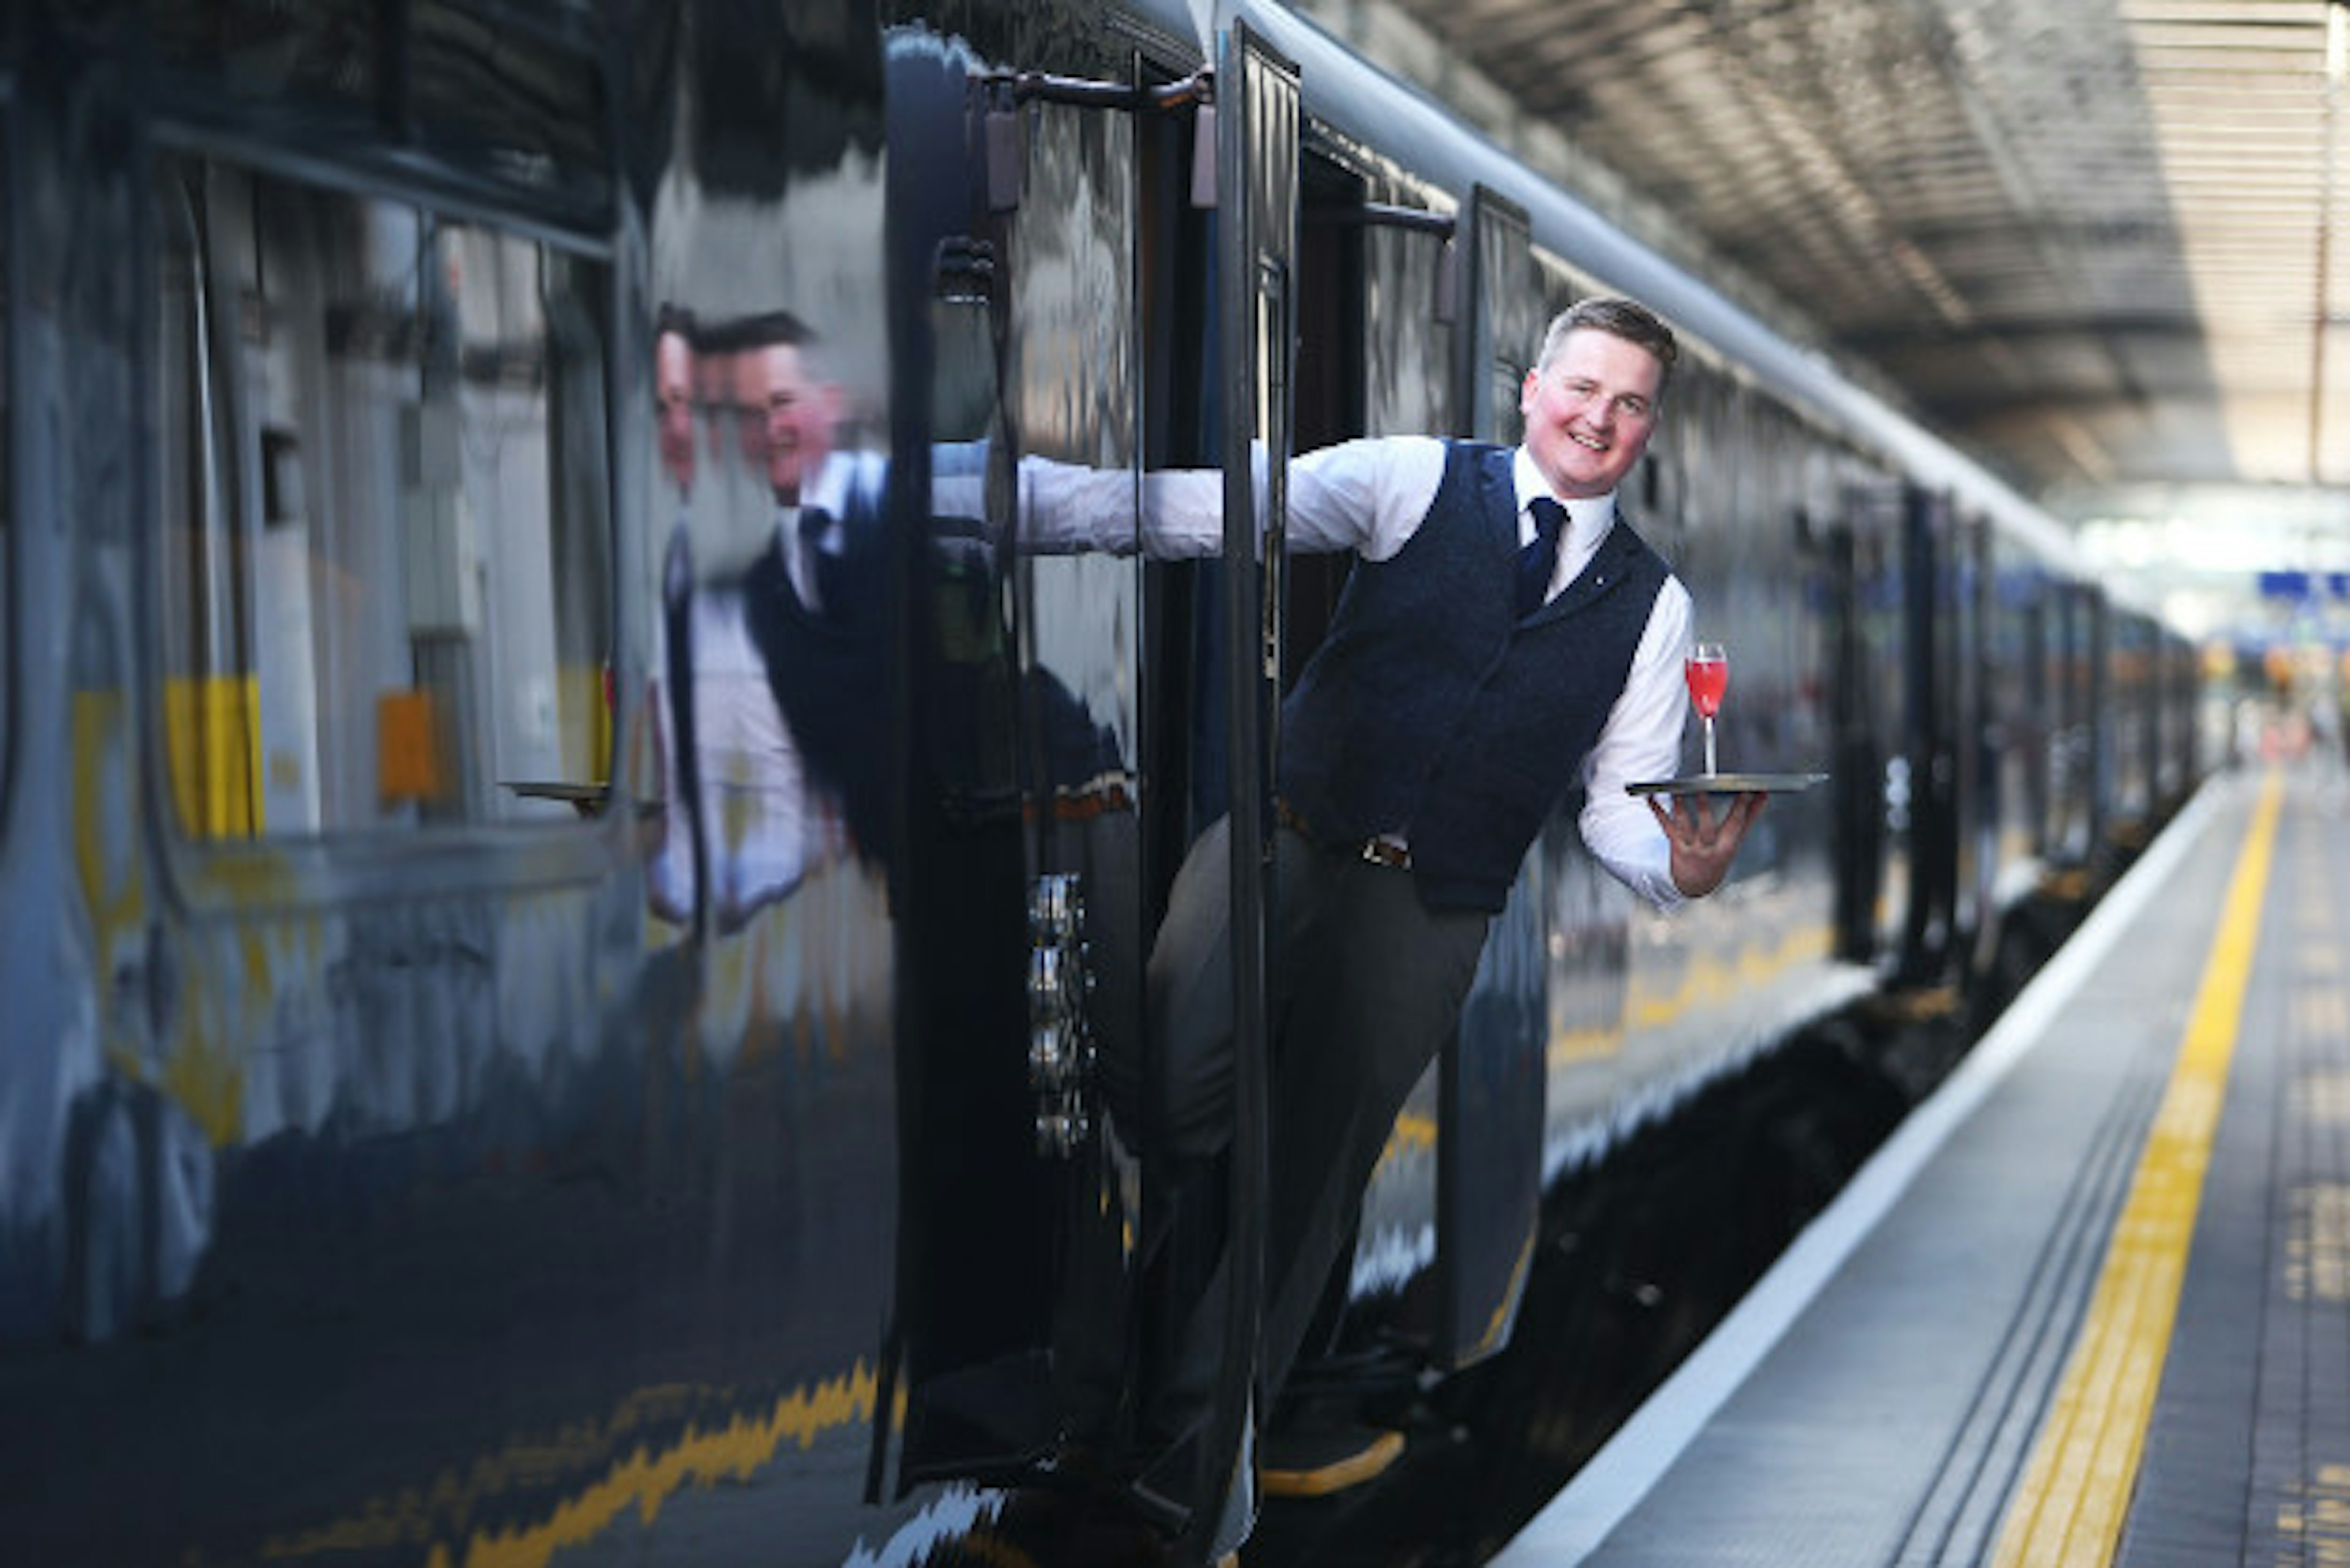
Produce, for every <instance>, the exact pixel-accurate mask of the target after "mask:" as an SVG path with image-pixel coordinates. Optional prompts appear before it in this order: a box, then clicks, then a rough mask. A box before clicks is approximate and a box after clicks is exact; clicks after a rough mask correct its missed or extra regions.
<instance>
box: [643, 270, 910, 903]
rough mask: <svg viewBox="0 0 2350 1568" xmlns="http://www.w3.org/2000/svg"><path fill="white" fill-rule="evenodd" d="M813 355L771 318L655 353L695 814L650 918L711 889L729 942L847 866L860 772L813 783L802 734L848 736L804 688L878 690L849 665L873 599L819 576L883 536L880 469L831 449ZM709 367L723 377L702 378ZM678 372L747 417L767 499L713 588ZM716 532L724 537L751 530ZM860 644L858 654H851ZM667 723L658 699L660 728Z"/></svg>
mask: <svg viewBox="0 0 2350 1568" xmlns="http://www.w3.org/2000/svg"><path fill="white" fill-rule="evenodd" d="M676 336H677V337H678V339H679V341H680V342H682V340H683V335H682V334H680V335H676ZM805 343H806V334H805V330H804V329H803V328H802V327H800V326H799V324H798V323H797V322H796V321H795V320H794V319H793V318H791V317H785V316H775V317H757V318H754V319H752V320H749V321H745V322H741V323H737V324H733V325H731V326H704V327H702V329H701V330H700V331H698V332H697V333H695V334H694V335H693V339H692V343H691V349H692V351H691V354H690V355H689V354H680V353H677V352H676V351H675V348H674V347H673V346H670V344H671V339H670V337H669V336H667V335H665V337H664V338H663V345H664V346H665V347H664V348H662V349H660V350H659V351H657V355H656V358H657V374H658V375H659V376H660V378H661V379H662V384H661V386H660V399H661V413H662V419H663V425H662V435H661V452H662V463H663V468H664V470H665V472H667V473H668V474H669V476H670V478H671V480H672V481H673V482H675V483H677V484H678V486H679V491H680V506H681V515H680V520H679V523H678V525H677V527H676V529H675V530H674V531H673V534H672V536H671V543H670V545H669V552H668V560H667V561H666V562H665V564H664V568H663V577H664V588H663V596H664V614H663V616H662V625H663V642H664V649H663V653H662V657H661V659H660V665H659V669H660V672H661V678H662V680H663V681H664V683H665V684H666V685H667V686H668V688H669V689H670V690H671V691H672V692H683V693H687V694H689V695H690V700H689V701H676V702H672V703H671V704H670V705H669V706H668V708H667V715H668V717H669V722H670V726H671V732H672V733H673V734H674V737H675V741H674V743H673V744H671V745H670V746H668V747H666V748H665V749H664V760H665V763H666V772H667V774H668V779H667V784H668V786H669V790H670V798H671V799H673V800H682V801H684V802H686V803H687V805H688V807H689V809H688V810H685V811H673V812H671V813H669V814H668V817H667V822H666V825H665V827H666V831H665V833H664V837H663V842H662V846H661V848H660V852H659V854H658V855H657V856H656V857H655V861H654V864H653V867H652V868H651V896H652V900H653V903H654V906H655V908H656V909H660V911H661V912H662V913H664V914H666V915H669V916H670V917H671V918H672V919H685V918H687V916H688V915H689V914H690V912H691V909H692V908H693V905H694V902H695V896H696V893H697V890H701V889H702V883H703V882H704V880H705V879H706V882H707V888H706V897H707V903H708V907H709V910H710V914H711V918H712V919H713V920H714V921H715V923H716V924H717V926H718V928H719V929H722V930H723V929H734V928H736V927H738V926H740V925H742V924H743V922H744V921H745V920H747V919H749V918H750V917H751V915H752V914H753V913H754V912H755V911H756V910H757V909H760V908H762V907H763V906H764V905H766V904H769V903H772V902H775V900H777V899H779V898H785V897H786V896H788V895H789V894H790V893H791V892H792V891H793V890H794V889H795V888H797V887H798V886H799V884H800V883H801V881H802V880H803V879H804V878H805V877H806V876H807V875H808V873H809V872H810V871H811V870H812V869H814V868H815V867H816V866H818V865H821V864H822V863H824V862H825V861H826V860H827V859H829V858H831V857H833V856H834V855H836V854H837V853H838V851H839V850H840V848H841V847H842V844H843V827H842V825H843V823H844V821H846V820H847V817H848V809H847V802H846V801H845V799H844V798H843V797H844V796H845V795H846V794H847V791H848V790H849V789H851V788H857V787H864V784H863V780H862V778H861V775H860V774H859V773H858V769H856V768H855V767H852V766H843V765H840V764H838V763H834V764H832V765H829V766H827V767H826V768H824V769H823V770H821V776H819V770H818V769H817V768H816V765H815V763H813V761H812V753H811V743H810V742H811V737H810V733H809V732H807V731H804V729H803V724H804V723H806V725H807V726H808V727H809V729H810V730H813V731H814V732H815V734H816V744H817V745H835V746H837V744H838V743H839V742H838V737H837V731H838V729H839V728H840V726H839V725H838V724H837V723H827V718H828V715H827V714H826V713H825V712H824V711H823V704H822V702H821V701H806V700H803V694H802V692H801V690H800V688H801V686H802V684H803V681H804V680H816V681H821V680H823V679H824V678H825V677H826V676H827V674H828V675H830V676H832V677H833V678H835V679H836V680H840V681H842V682H844V683H846V684H847V685H848V686H849V687H851V688H852V689H853V690H855V691H860V692H861V691H864V690H866V689H868V688H870V687H871V686H873V685H874V684H875V683H877V682H878V680H879V676H878V674H875V673H872V672H871V671H870V670H868V671H867V672H865V673H864V674H862V676H861V677H860V675H859V674H858V672H857V671H856V670H854V669H853V668H851V669H847V670H844V668H843V667H844V666H854V665H856V664H858V663H862V664H864V665H866V666H868V667H869V666H872V665H875V664H876V663H878V657H877V650H875V649H873V648H872V647H871V646H870V645H869V643H867V642H865V640H864V631H863V628H864V627H865V626H866V625H867V624H868V623H871V622H874V621H875V619H876V618H877V617H878V613H879V612H878V609H876V608H874V607H871V606H869V605H862V606H861V605H860V602H859V601H860V600H861V599H863V598H866V597H869V596H870V595H871V594H872V593H873V592H874V591H875V590H874V589H873V587H870V586H869V585H868V586H859V585H858V584H856V583H855V582H854V581H853V580H852V575H851V574H846V573H841V572H837V571H836V570H835V569H834V567H833V566H832V565H830V564H827V563H830V562H835V561H838V560H844V559H847V557H848V556H850V555H851V554H852V551H851V548H850V542H851V539H852V536H853V534H854V533H855V531H857V530H858V529H860V528H861V529H862V530H863V531H864V532H866V533H868V534H875V535H878V532H879V530H878V527H875V526H874V525H873V524H874V520H875V516H876V514H875V510H874V508H873V506H872V504H870V503H869V501H868V499H866V497H865V492H866V491H867V490H868V489H869V488H871V487H870V486H868V484H867V483H865V476H866V475H867V473H868V471H870V470H874V469H878V467H879V460H878V459H860V458H858V457H856V456H853V455H850V454H845V453H835V452H833V451H832V441H833V434H834V425H835V423H836V421H837V414H838V409H839V406H840V396H839V393H838V390H837V389H835V388H833V387H830V386H828V385H827V384H825V383H823V382H820V381H818V380H816V379H814V378H813V377H812V376H811V375H810V374H809V373H808V367H807V365H806V358H805V356H804V354H803V353H802V348H803V346H804V345H805ZM713 359H714V360H716V361H717V362H718V370H717V373H715V374H710V375H702V374H700V373H699V372H700V371H702V370H706V369H708V368H709V367H708V361H711V360H713ZM689 361H691V362H694V363H692V364H691V365H690V364H689ZM680 368H691V369H695V370H696V371H697V373H696V374H695V375H694V376H693V377H691V379H690V381H689V382H688V383H687V384H691V381H700V382H702V383H703V384H706V385H710V386H712V387H718V388H726V389H732V390H733V392H734V395H735V400H736V401H735V405H734V406H733V407H732V408H730V409H727V410H724V416H725V417H730V418H733V420H734V421H736V422H737V424H738V426H739V429H740V432H741V436H742V441H741V449H742V455H743V457H744V458H745V459H747V460H748V461H750V462H752V463H754V465H755V466H756V468H757V469H758V470H760V471H761V472H760V477H761V480H762V482H763V483H762V486H761V488H762V489H763V490H764V492H765V493H766V495H768V496H770V497H772V505H773V512H772V514H771V515H770V516H767V517H763V518H761V519H760V521H759V524H758V529H759V530H760V531H761V532H763V533H764V539H763V542H762V544H761V545H760V546H759V547H758V549H757V553H756V555H755V556H754V558H753V559H752V560H751V561H750V563H749V564H748V565H747V566H745V567H742V568H739V569H734V570H729V569H727V567H726V566H725V565H724V564H723V562H722V564H721V565H720V567H719V569H718V571H717V572H716V573H715V574H713V576H712V578H711V580H707V581H702V580H697V578H696V575H695V567H694V566H693V563H692V554H693V552H692V546H691V543H690V540H691V537H692V531H691V524H690V522H689V519H688V517H687V515H686V514H685V508H686V504H687V502H688V500H689V499H690V496H691V488H692V479H693V473H694V468H693V453H692V441H691V425H690V422H684V421H675V420H674V419H673V417H672V410H673V405H674V399H673V398H672V395H671V394H672V390H673V388H672V386H671V382H670V380H669V378H670V377H671V374H672V373H673V371H674V370H676V369H680ZM715 450H716V451H718V452H724V451H725V448H724V447H723V443H722V444H721V445H720V446H719V447H717V448H716V449H715ZM702 521H703V523H704V524H705V525H709V524H712V520H711V519H703V520H702ZM717 521H718V522H722V523H723V519H720V520H717ZM708 531H709V532H710V534H711V535H712V537H714V538H723V537H724V536H725V535H726V534H728V533H737V534H739V533H741V532H743V531H742V530H720V529H718V528H716V527H714V526H711V527H709V529H708ZM825 579H831V580H830V581H829V584H828V586H829V587H830V590H831V594H832V597H833V598H834V599H835V600H837V603H836V604H834V605H833V606H831V607H830V608H829V609H828V610H827V608H826V607H824V605H823V600H822V597H821V589H820V588H819V586H818V585H819V583H820V582H823V581H824V580H825ZM803 580H805V582H806V585H807V586H806V588H805V590H803V588H802V587H800V584H801V583H802V581H803ZM827 628H829V629H827ZM852 644H854V645H856V651H855V653H854V654H848V653H846V652H845V651H844V650H845V649H847V648H849V646H850V645H852ZM827 652H829V653H831V654H832V655H833V656H832V657H827ZM787 693H788V695H787ZM661 712H662V709H661V707H660V704H656V715H657V722H658V721H659V717H660V714H661ZM876 743H877V744H878V742H876ZM860 815H862V814H861V813H860ZM872 815H877V816H878V815H880V814H879V813H878V812H876V813H873V814H872Z"/></svg>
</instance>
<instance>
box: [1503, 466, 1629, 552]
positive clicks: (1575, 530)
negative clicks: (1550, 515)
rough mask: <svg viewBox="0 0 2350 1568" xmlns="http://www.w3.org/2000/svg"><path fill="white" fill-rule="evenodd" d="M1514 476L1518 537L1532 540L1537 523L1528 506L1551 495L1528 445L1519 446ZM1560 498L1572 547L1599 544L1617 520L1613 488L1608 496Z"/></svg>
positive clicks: (1559, 502)
mask: <svg viewBox="0 0 2350 1568" xmlns="http://www.w3.org/2000/svg"><path fill="white" fill-rule="evenodd" d="M1510 475H1511V478H1512V479H1513V481H1514V482H1515V483H1516V485H1517V493H1518V519H1519V521H1518V537H1519V538H1520V539H1522V540H1523V539H1531V538H1533V537H1534V524H1533V523H1532V521H1531V520H1529V519H1528V518H1527V516H1526V508H1527V507H1528V506H1529V505H1531V504H1533V503H1534V498H1535V497H1537V496H1542V495H1548V494H1550V484H1549V483H1548V482H1547V481H1545V480H1544V478H1543V476H1542V470H1541V469H1539V468H1536V467H1535V466H1534V456H1533V454H1532V453H1530V452H1527V451H1526V449H1525V448H1524V447H1520V448H1518V453H1517V457H1516V459H1515V460H1514V461H1513V462H1512V463H1511V464H1510ZM1557 499H1558V504H1560V505H1562V506H1564V507H1565V508H1566V536H1567V538H1568V539H1569V540H1570V541H1571V542H1572V545H1570V547H1573V545H1586V546H1587V545H1596V544H1598V542H1599V541H1600V539H1601V538H1603V537H1604V536H1605V535H1607V530H1608V527H1609V526H1610V525H1611V524H1614V522H1615V521H1616V493H1615V492H1614V491H1612V490H1611V491H1609V492H1608V493H1607V494H1605V495H1594V496H1591V497H1589V498H1587V499H1585V498H1575V499H1569V498H1567V497H1565V496H1561V497H1558V498H1557Z"/></svg>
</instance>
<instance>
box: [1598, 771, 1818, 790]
mask: <svg viewBox="0 0 2350 1568" xmlns="http://www.w3.org/2000/svg"><path fill="white" fill-rule="evenodd" d="M1827 777H1828V775H1827V774H1690V775H1689V776H1688V777H1686V778H1678V779H1650V780H1648V782H1646V783H1644V784H1626V785H1625V786H1624V792H1625V793H1626V794H1794V792H1795V791H1797V790H1806V789H1809V788H1811V787H1812V786H1813V785H1814V784H1825V783H1826V782H1827Z"/></svg>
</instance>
